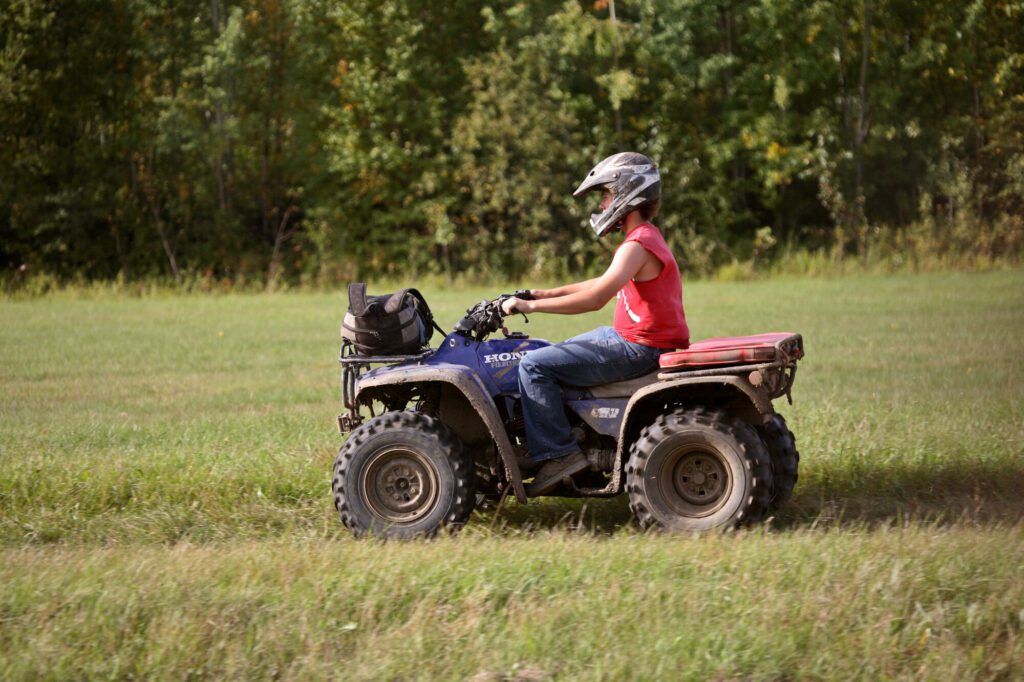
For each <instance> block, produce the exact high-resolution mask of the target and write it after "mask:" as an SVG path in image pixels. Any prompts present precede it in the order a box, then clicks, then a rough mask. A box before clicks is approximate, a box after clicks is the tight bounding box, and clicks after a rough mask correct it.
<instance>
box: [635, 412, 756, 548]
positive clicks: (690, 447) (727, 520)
mask: <svg viewBox="0 0 1024 682" xmlns="http://www.w3.org/2000/svg"><path fill="white" fill-rule="evenodd" d="M626 490H627V491H628V493H629V506H630V508H631V509H632V510H633V513H634V514H635V515H636V518H637V521H639V523H640V525H641V526H642V527H644V528H648V527H651V526H658V527H660V528H663V529H665V530H668V531H675V532H700V531H708V530H712V529H716V528H725V529H728V528H734V527H736V526H739V525H746V524H753V523H757V522H759V521H761V519H762V518H763V517H764V513H765V511H766V510H767V508H768V503H769V501H770V499H771V492H772V471H771V463H770V459H769V455H768V450H767V448H766V447H765V445H764V443H763V442H762V441H761V439H760V438H759V437H758V435H757V432H756V431H755V430H754V429H753V427H751V426H749V425H748V424H746V423H745V422H742V421H740V420H739V419H736V418H734V417H730V416H728V415H727V414H726V413H725V412H721V411H711V410H706V409H693V410H676V411H674V412H671V413H669V414H666V415H662V416H660V417H658V419H657V420H656V421H655V422H654V423H653V424H651V425H649V426H647V427H645V428H644V430H643V431H642V432H641V433H640V437H639V438H638V439H637V441H636V442H635V443H634V444H633V447H632V448H631V449H630V458H629V463H628V464H627V465H626Z"/></svg>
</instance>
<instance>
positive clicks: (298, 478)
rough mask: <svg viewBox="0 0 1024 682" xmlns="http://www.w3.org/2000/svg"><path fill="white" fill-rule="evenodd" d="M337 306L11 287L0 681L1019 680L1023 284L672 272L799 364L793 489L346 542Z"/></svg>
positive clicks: (441, 299)
mask: <svg viewBox="0 0 1024 682" xmlns="http://www.w3.org/2000/svg"><path fill="white" fill-rule="evenodd" d="M425 293H426V294H427V298H428V300H429V301H430V302H431V305H432V307H433V308H434V310H435V313H436V314H437V317H438V319H439V320H440V321H441V322H442V324H444V325H449V324H451V323H452V322H454V320H455V319H456V318H457V317H458V315H459V314H460V313H461V311H462V310H463V309H464V308H465V307H467V306H468V305H469V304H471V303H472V302H474V301H476V300H479V299H480V298H482V297H484V296H485V295H488V294H493V293H496V292H494V291H483V290H469V289H461V290H458V291H454V292H443V291H440V290H428V291H426V292H425ZM344 304H345V301H344V296H343V295H342V294H278V295H224V296H215V297H198V296H196V297H189V296H186V297H150V298H141V299H134V298H117V297H105V296H98V297H97V296H93V297H76V296H75V295H73V294H62V295H58V296H54V297H50V298H44V299H36V300H7V301H0V391H2V394H0V679H30V678H31V679H35V678H38V677H44V678H45V677H49V678H54V679H66V678H68V677H86V678H129V677H160V678H175V679H180V678H202V677H212V678H222V677H233V678H246V679H249V678H269V677H284V678H290V679H296V678H299V679H305V678H309V677H314V678H317V677H339V678H345V679H381V678H384V679H410V678H443V679H460V678H475V679H477V680H500V679H521V680H532V679H548V678H559V679H577V678H580V677H583V678H589V679H655V678H676V677H679V678H685V679H707V678H724V679H728V678H733V677H750V678H755V679H797V678H820V679H824V678H835V677H840V678H851V677H857V678H878V677H884V678H928V679H949V680H954V679H957V680H959V679H964V678H977V679H1013V678H1020V677H1022V676H1024V639H1022V638H1024V577H1022V573H1021V566H1022V565H1024V405H1022V398H1024V388H1022V382H1024V272H1022V271H1019V270H1017V271H1000V272H990V273H974V274H957V273H947V274H929V275H898V276H889V277H882V276H877V277H876V276H860V277H851V278H836V279H778V280H772V281H766V282H750V283H737V284H727V283H700V282H698V283H693V284H688V285H687V286H686V307H687V314H688V318H689V321H690V325H691V329H692V330H693V334H694V337H695V338H702V337H708V336H719V335H729V334H744V333H754V332H759V331H768V330H794V331H799V332H802V333H803V334H804V337H805V342H806V347H807V352H808V356H807V358H806V360H805V361H804V362H802V363H801V367H800V372H799V374H798V377H797V382H796V386H795V390H794V398H795V403H794V405H792V406H789V405H786V404H785V400H782V401H780V402H778V403H777V404H776V405H777V407H778V408H779V409H780V411H782V412H783V413H784V414H785V415H786V417H787V420H788V421H789V423H790V425H791V427H792V429H793V431H794V432H795V433H796V435H797V439H798V445H799V448H800V451H801V455H802V465H801V472H800V482H799V483H798V485H797V489H796V492H795V495H794V498H793V500H792V502H791V503H790V504H789V505H788V506H787V507H786V508H785V509H783V510H782V511H781V512H780V513H779V514H778V515H777V516H776V517H775V518H774V519H772V520H771V521H770V522H769V523H768V524H767V525H766V526H764V527H763V528H758V529H754V530H751V531H745V532H741V533H733V534H728V535H724V536H720V535H715V536H710V537H667V536H661V535H657V534H641V533H639V532H638V531H637V529H636V527H635V526H634V525H633V523H632V521H631V519H630V516H629V510H628V508H627V506H626V504H625V501H624V500H622V499H615V500H609V501H589V502H586V503H584V502H578V501H566V502H562V501H552V502H545V503H539V504H538V503H530V504H529V505H525V506H518V505H516V504H515V503H511V504H509V505H507V506H506V507H505V509H503V510H502V511H501V513H500V515H495V512H494V510H493V509H488V510H479V511H478V512H476V513H475V514H474V517H473V519H472V520H471V522H470V524H469V525H468V526H467V527H466V529H465V530H464V532H463V533H462V534H461V535H460V536H459V537H458V538H455V539H444V540H439V541H435V542H431V543H422V542H421V543H386V544H382V543H378V542H357V541H355V540H352V539H351V538H349V537H348V535H347V534H346V533H345V532H344V529H343V528H342V527H341V524H340V522H339V521H338V520H337V518H336V516H335V513H334V511H333V508H332V506H331V500H330V494H329V482H330V480H329V479H330V466H331V463H332V461H333V458H334V454H335V452H336V450H337V447H338V445H339V442H340V439H339V437H338V435H337V433H336V432H335V431H334V426H333V418H334V415H335V414H337V412H338V411H339V405H338V402H339V396H338V393H339V390H338V371H337V369H338V368H337V363H336V356H337V324H338V321H339V318H340V315H341V313H342V311H343V308H344ZM609 316H610V313H609V312H608V311H605V312H603V313H597V314H594V315H591V316H586V317H575V318H565V317H557V316H547V317H544V316H540V315H538V316H535V317H531V322H530V324H529V325H528V326H526V327H522V328H524V329H525V330H527V331H529V332H530V333H532V334H533V335H536V336H540V337H545V338H551V339H557V338H563V337H565V336H568V335H570V334H573V333H576V332H578V331H583V330H585V329H588V328H590V327H593V326H596V325H598V324H602V323H605V322H606V320H607V319H608V318H609ZM520 326H521V325H520Z"/></svg>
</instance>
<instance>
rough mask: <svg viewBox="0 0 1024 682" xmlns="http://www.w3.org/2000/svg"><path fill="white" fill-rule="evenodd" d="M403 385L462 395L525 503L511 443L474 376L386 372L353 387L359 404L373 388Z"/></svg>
mask: <svg viewBox="0 0 1024 682" xmlns="http://www.w3.org/2000/svg"><path fill="white" fill-rule="evenodd" d="M402 384H443V385H445V386H446V387H451V389H452V390H454V391H457V392H458V393H459V394H460V395H462V396H463V397H464V398H465V399H466V401H467V402H468V403H469V404H470V406H471V407H472V408H473V410H474V412H475V413H476V415H477V416H478V417H479V418H480V421H481V423H482V426H483V428H486V430H487V431H488V432H489V434H490V436H491V438H492V439H493V440H494V444H495V445H496V446H497V449H498V455H499V456H500V457H501V462H502V464H503V465H504V467H505V474H506V475H507V477H508V480H509V481H510V482H511V483H512V490H513V492H514V493H515V496H516V499H517V500H519V502H520V503H521V504H525V503H526V491H525V490H524V488H523V478H522V474H521V473H520V471H519V465H518V464H517V463H516V456H515V451H514V450H513V449H512V442H511V441H510V440H509V437H508V433H506V432H505V427H504V424H502V421H501V415H499V414H498V410H497V408H496V407H495V406H494V401H493V400H492V399H491V397H490V395H489V394H488V393H487V389H486V388H485V387H484V384H483V382H482V381H481V380H480V377H479V376H477V374H476V372H474V371H472V370H470V369H468V368H466V367H463V366H461V365H449V364H437V365H409V366H404V367H393V368H388V371H386V372H375V373H371V374H367V375H364V376H362V377H360V379H359V381H358V383H357V384H356V399H357V400H359V399H360V398H361V397H362V396H363V395H364V393H365V392H370V393H372V389H374V388H378V387H382V386H395V385H402Z"/></svg>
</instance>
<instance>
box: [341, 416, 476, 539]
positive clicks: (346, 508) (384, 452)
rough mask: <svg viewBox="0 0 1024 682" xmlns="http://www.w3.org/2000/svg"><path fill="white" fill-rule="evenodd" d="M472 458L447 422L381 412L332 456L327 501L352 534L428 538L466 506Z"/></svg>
mask: <svg viewBox="0 0 1024 682" xmlns="http://www.w3.org/2000/svg"><path fill="white" fill-rule="evenodd" d="M474 483H475V478H474V473H473V461H472V459H471V458H470V457H469V456H468V455H466V454H465V453H464V452H463V450H462V443H461V442H460V441H459V439H458V437H457V436H456V435H455V434H454V433H453V432H452V430H451V429H449V428H448V427H447V426H445V425H444V424H442V423H441V422H440V421H438V420H437V419H435V418H433V417H430V416H428V415H425V414H422V413H419V412H388V413H386V414H382V415H380V416H379V417H374V418H373V419H370V420H369V421H367V422H366V423H365V424H363V425H362V426H360V427H359V428H358V429H356V430H355V431H353V432H352V434H351V435H350V436H349V438H348V440H347V441H345V444H344V445H343V446H341V450H340V451H339V452H338V458H337V460H335V462H334V477H333V481H332V484H331V488H332V490H333V492H334V506H335V508H336V509H337V510H338V513H339V514H340V515H341V521H342V523H344V524H345V527H346V528H348V529H349V530H351V531H352V532H353V533H354V534H355V535H356V536H357V537H361V536H363V535H366V534H370V535H375V536H378V537H386V538H400V539H409V538H414V537H432V536H433V535H435V534H437V532H438V531H439V530H441V529H442V528H445V529H448V530H450V531H457V530H458V529H459V528H461V527H462V526H463V525H464V524H465V523H466V520H467V519H469V515H470V514H471V513H472V512H473V504H474V502H475V495H474Z"/></svg>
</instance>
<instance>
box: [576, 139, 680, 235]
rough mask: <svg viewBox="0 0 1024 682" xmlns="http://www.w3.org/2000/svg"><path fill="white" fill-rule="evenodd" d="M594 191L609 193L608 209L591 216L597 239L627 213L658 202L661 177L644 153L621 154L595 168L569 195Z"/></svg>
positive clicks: (591, 223)
mask: <svg viewBox="0 0 1024 682" xmlns="http://www.w3.org/2000/svg"><path fill="white" fill-rule="evenodd" d="M593 190H608V191H609V192H611V193H612V203H611V204H610V205H609V206H608V208H606V209H605V210H604V211H603V212H601V213H595V214H593V215H591V216H590V226H591V227H593V228H594V232H595V233H596V234H597V236H598V237H603V236H604V235H606V234H608V233H609V232H611V231H612V230H613V229H614V228H615V227H618V225H619V222H620V221H621V220H622V219H623V218H625V217H626V216H627V215H629V213H630V212H632V211H635V210H636V209H638V208H640V207H641V206H645V205H647V204H653V203H655V202H656V201H658V200H660V199H661V175H659V174H658V167H657V166H655V165H654V162H653V161H651V160H650V159H649V158H647V157H646V156H644V155H643V154H638V153H637V152H622V153H620V154H614V155H612V156H609V157H608V158H607V159H605V160H604V161H602V162H601V163H599V164H597V165H596V166H594V168H593V170H591V171H590V172H589V173H587V177H585V178H584V179H583V182H581V183H580V186H579V187H577V188H576V191H575V192H573V193H572V195H573V196H574V197H580V196H582V195H584V194H586V193H587V192H590V191H593Z"/></svg>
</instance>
